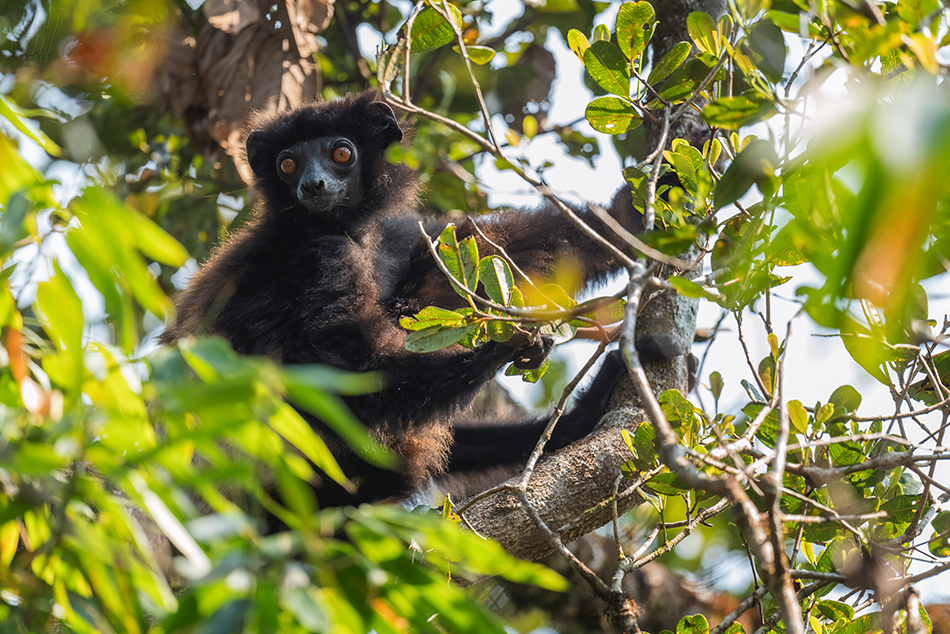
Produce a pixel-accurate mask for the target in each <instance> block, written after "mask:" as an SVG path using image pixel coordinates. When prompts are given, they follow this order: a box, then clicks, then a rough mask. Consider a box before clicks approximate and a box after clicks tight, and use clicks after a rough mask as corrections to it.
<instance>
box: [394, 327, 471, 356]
mask: <svg viewBox="0 0 950 634" xmlns="http://www.w3.org/2000/svg"><path fill="white" fill-rule="evenodd" d="M476 330H478V325H476V324H472V325H469V326H461V327H458V328H443V327H442V326H430V327H428V328H423V329H422V330H417V331H415V332H411V333H409V334H408V335H407V336H406V341H405V343H404V345H405V346H406V350H408V351H410V352H435V351H436V350H441V349H442V348H448V347H449V346H451V345H453V344H456V343H458V342H460V341H461V340H462V339H465V337H467V336H469V335H470V334H472V333H473V332H475V331H476Z"/></svg>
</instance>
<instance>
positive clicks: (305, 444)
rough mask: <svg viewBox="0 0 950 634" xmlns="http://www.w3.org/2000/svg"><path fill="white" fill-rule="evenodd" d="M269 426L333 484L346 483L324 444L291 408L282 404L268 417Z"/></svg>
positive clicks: (344, 477) (338, 466) (341, 471)
mask: <svg viewBox="0 0 950 634" xmlns="http://www.w3.org/2000/svg"><path fill="white" fill-rule="evenodd" d="M270 425H271V427H273V428H274V431H276V432H277V433H278V434H280V435H281V436H283V437H284V438H285V439H286V440H287V441H288V442H289V443H290V444H291V445H293V446H294V447H295V448H296V449H298V450H299V451H300V453H302V454H303V455H305V456H306V457H307V459H309V460H310V462H312V463H313V464H314V465H316V466H317V468H319V469H321V470H322V471H323V472H324V473H325V474H327V476H329V477H330V478H331V479H333V481H334V482H337V483H339V484H341V485H344V484H346V483H347V482H348V480H347V479H346V476H345V475H343V470H342V469H340V465H338V464H337V462H336V459H335V458H334V457H333V454H332V453H330V450H329V449H327V445H326V443H324V442H323V439H322V438H320V436H318V435H317V434H316V432H314V431H313V428H311V427H310V425H308V424H307V422H306V421H305V420H304V419H303V418H302V417H301V416H300V414H298V413H297V410H295V409H294V408H293V407H291V406H290V405H288V404H287V403H282V404H281V405H280V406H279V407H278V408H277V411H276V412H274V414H273V415H272V416H271V417H270Z"/></svg>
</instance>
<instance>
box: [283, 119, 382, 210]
mask: <svg viewBox="0 0 950 634" xmlns="http://www.w3.org/2000/svg"><path fill="white" fill-rule="evenodd" d="M274 170H275V172H276V173H277V175H278V176H279V177H280V179H281V180H282V181H284V183H286V185H287V187H288V188H289V189H290V191H291V193H292V195H293V197H294V198H296V200H297V201H298V202H300V203H301V204H302V205H303V206H304V207H306V208H307V209H309V210H310V211H313V212H315V213H321V214H325V213H330V212H333V211H340V210H346V209H353V208H355V207H357V206H358V205H359V204H360V202H361V201H362V199H363V186H362V182H361V178H360V174H361V171H362V170H361V169H360V155H359V150H358V149H357V147H356V144H355V143H353V142H352V141H350V140H349V139H346V138H343V137H318V138H316V139H310V140H309V141H301V142H300V143H296V144H294V145H292V146H290V147H289V148H287V149H286V150H283V151H281V152H280V153H279V154H277V159H276V161H275V164H274Z"/></svg>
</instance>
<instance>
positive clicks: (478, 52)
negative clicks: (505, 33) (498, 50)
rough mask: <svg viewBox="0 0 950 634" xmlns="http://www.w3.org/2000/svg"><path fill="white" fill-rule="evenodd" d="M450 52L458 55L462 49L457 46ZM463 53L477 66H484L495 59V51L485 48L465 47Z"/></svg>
mask: <svg viewBox="0 0 950 634" xmlns="http://www.w3.org/2000/svg"><path fill="white" fill-rule="evenodd" d="M452 50H453V51H455V52H456V53H459V54H460V55H461V53H462V49H461V48H459V47H458V46H453V47H452ZM465 51H466V52H467V53H468V58H469V59H470V60H472V62H473V63H475V64H478V65H479V66H484V65H485V64H487V63H488V62H490V61H492V60H493V59H494V58H495V49H493V48H489V47H487V46H475V45H471V46H466V47H465Z"/></svg>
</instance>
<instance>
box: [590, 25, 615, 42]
mask: <svg viewBox="0 0 950 634" xmlns="http://www.w3.org/2000/svg"><path fill="white" fill-rule="evenodd" d="M609 41H610V29H608V28H607V25H606V24H598V25H597V26H595V27H594V33H593V36H592V37H591V42H592V43H597V42H609Z"/></svg>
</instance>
